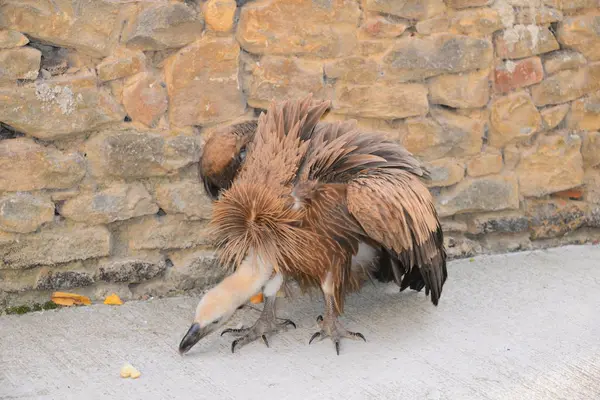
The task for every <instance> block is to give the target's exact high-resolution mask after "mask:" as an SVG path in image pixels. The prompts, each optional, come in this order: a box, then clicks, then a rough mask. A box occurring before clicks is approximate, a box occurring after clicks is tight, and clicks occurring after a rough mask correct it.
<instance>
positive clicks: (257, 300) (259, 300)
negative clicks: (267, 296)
mask: <svg viewBox="0 0 600 400" xmlns="http://www.w3.org/2000/svg"><path fill="white" fill-rule="evenodd" d="M262 302H263V294H262V293H259V294H257V295H254V296H252V297H250V303H252V304H258V303H262Z"/></svg>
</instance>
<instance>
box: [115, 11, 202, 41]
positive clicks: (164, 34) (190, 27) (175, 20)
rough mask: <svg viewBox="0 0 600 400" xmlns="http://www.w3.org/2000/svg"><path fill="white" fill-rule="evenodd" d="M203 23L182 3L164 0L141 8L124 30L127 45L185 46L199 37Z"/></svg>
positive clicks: (194, 12)
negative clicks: (129, 28)
mask: <svg viewBox="0 0 600 400" xmlns="http://www.w3.org/2000/svg"><path fill="white" fill-rule="evenodd" d="M203 31H204V23H203V21H202V19H201V18H199V16H198V15H197V13H196V11H195V10H194V9H193V8H192V7H190V6H188V5H187V4H185V3H166V4H159V5H156V6H151V7H148V8H146V9H144V10H143V11H142V12H141V13H140V14H139V15H138V16H137V20H136V21H135V22H134V24H133V26H132V28H131V31H130V32H127V34H126V43H127V47H129V48H131V49H135V50H143V51H148V50H154V51H156V50H165V49H170V48H178V47H183V46H186V45H188V44H190V43H192V42H194V41H195V40H198V39H200V38H201V37H202V34H203Z"/></svg>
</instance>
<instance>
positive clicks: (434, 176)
mask: <svg viewBox="0 0 600 400" xmlns="http://www.w3.org/2000/svg"><path fill="white" fill-rule="evenodd" d="M426 168H427V169H428V170H429V174H430V177H431V180H430V181H427V182H426V183H427V186H429V187H444V186H452V185H455V184H456V183H458V182H460V181H461V180H462V179H463V178H464V176H465V166H464V164H463V163H461V162H459V161H458V160H456V159H454V158H442V159H439V160H435V161H431V162H429V163H427V164H426Z"/></svg>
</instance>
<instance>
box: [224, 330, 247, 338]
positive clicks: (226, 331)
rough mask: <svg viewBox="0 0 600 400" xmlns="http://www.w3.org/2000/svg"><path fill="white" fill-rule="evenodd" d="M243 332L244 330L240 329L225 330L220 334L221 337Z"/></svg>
mask: <svg viewBox="0 0 600 400" xmlns="http://www.w3.org/2000/svg"><path fill="white" fill-rule="evenodd" d="M245 331H246V328H240V329H235V328H227V329H225V330H224V331H223V332H221V336H223V335H224V334H226V333H241V332H245Z"/></svg>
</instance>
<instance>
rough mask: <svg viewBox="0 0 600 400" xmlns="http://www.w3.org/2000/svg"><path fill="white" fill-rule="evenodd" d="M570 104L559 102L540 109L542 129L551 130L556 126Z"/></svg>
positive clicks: (563, 117)
mask: <svg viewBox="0 0 600 400" xmlns="http://www.w3.org/2000/svg"><path fill="white" fill-rule="evenodd" d="M570 108H571V106H570V105H569V104H559V105H557V106H553V107H545V108H543V109H542V110H541V111H540V114H541V115H542V121H543V122H544V129H546V130H552V129H554V128H556V127H557V126H558V125H559V124H560V123H561V122H562V121H563V120H564V119H565V116H566V115H567V113H568V112H569V109H570Z"/></svg>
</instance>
